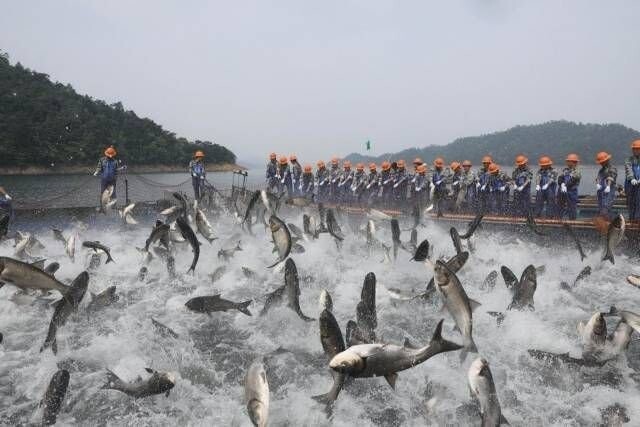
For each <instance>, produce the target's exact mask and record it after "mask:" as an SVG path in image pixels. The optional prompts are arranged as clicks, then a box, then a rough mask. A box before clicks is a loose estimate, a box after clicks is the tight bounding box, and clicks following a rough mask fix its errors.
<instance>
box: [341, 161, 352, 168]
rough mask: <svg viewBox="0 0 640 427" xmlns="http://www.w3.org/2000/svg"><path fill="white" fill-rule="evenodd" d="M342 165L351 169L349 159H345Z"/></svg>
mask: <svg viewBox="0 0 640 427" xmlns="http://www.w3.org/2000/svg"><path fill="white" fill-rule="evenodd" d="M342 167H343V168H345V169H351V162H350V161H349V160H345V161H344V162H343V163H342Z"/></svg>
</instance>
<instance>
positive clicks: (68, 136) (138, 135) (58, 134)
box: [0, 51, 236, 167]
mask: <svg viewBox="0 0 640 427" xmlns="http://www.w3.org/2000/svg"><path fill="white" fill-rule="evenodd" d="M110 144H113V145H115V146H116V148H117V150H118V154H119V156H120V158H122V159H123V160H124V161H126V163H127V164H129V165H182V166H184V165H185V163H186V162H187V161H188V160H189V159H191V156H192V154H193V151H194V150H195V149H196V148H200V149H202V150H203V151H204V152H205V154H206V160H207V163H209V164H223V163H235V160H236V156H235V155H234V154H233V153H232V152H231V151H229V150H228V149H227V148H225V147H223V146H221V145H218V144H213V143H211V142H208V141H194V142H190V141H187V140H186V139H185V138H178V137H176V135H175V134H174V133H172V132H169V131H166V130H164V129H163V128H162V127H161V126H160V125H158V124H156V123H155V122H153V121H152V120H150V119H147V118H140V117H138V116H136V114H135V113H134V112H133V111H127V110H125V109H124V108H123V106H122V104H121V103H119V102H118V103H115V104H111V105H108V104H107V103H105V102H104V101H100V100H97V99H93V98H91V97H90V96H87V95H84V96H83V95H80V94H78V93H76V91H75V90H74V89H73V87H71V85H63V84H61V83H54V82H52V81H51V80H50V79H49V76H48V75H47V74H42V73H38V72H35V71H31V70H29V69H27V68H24V67H23V66H22V65H20V63H17V64H16V65H11V64H10V62H9V57H8V55H7V54H3V53H2V52H1V51H0V152H1V153H2V155H0V166H13V167H23V166H42V167H51V166H54V165H55V166H56V167H61V166H62V167H64V166H77V165H85V164H86V165H89V167H94V165H95V162H96V161H97V159H98V158H99V157H100V156H102V155H103V154H102V153H103V150H104V148H105V147H106V146H108V145H110Z"/></svg>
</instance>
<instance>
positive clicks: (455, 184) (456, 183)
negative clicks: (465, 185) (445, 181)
mask: <svg viewBox="0 0 640 427" xmlns="http://www.w3.org/2000/svg"><path fill="white" fill-rule="evenodd" d="M451 185H453V186H454V187H457V186H458V185H460V181H455V182H454V183H453V184H451Z"/></svg>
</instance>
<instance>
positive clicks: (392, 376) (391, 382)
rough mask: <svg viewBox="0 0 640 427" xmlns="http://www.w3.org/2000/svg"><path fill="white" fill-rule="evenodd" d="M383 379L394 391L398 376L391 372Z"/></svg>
mask: <svg viewBox="0 0 640 427" xmlns="http://www.w3.org/2000/svg"><path fill="white" fill-rule="evenodd" d="M384 379H385V380H387V382H388V383H389V385H390V386H391V388H392V389H394V390H395V389H396V380H397V379H398V374H396V373H395V372H392V373H390V374H387V375H385V376H384Z"/></svg>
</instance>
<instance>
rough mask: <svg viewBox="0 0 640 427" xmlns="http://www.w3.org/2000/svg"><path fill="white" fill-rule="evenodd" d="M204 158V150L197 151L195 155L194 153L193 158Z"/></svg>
mask: <svg viewBox="0 0 640 427" xmlns="http://www.w3.org/2000/svg"><path fill="white" fill-rule="evenodd" d="M202 157H204V152H203V151H202V150H196V152H195V153H193V158H194V159H198V158H202Z"/></svg>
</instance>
